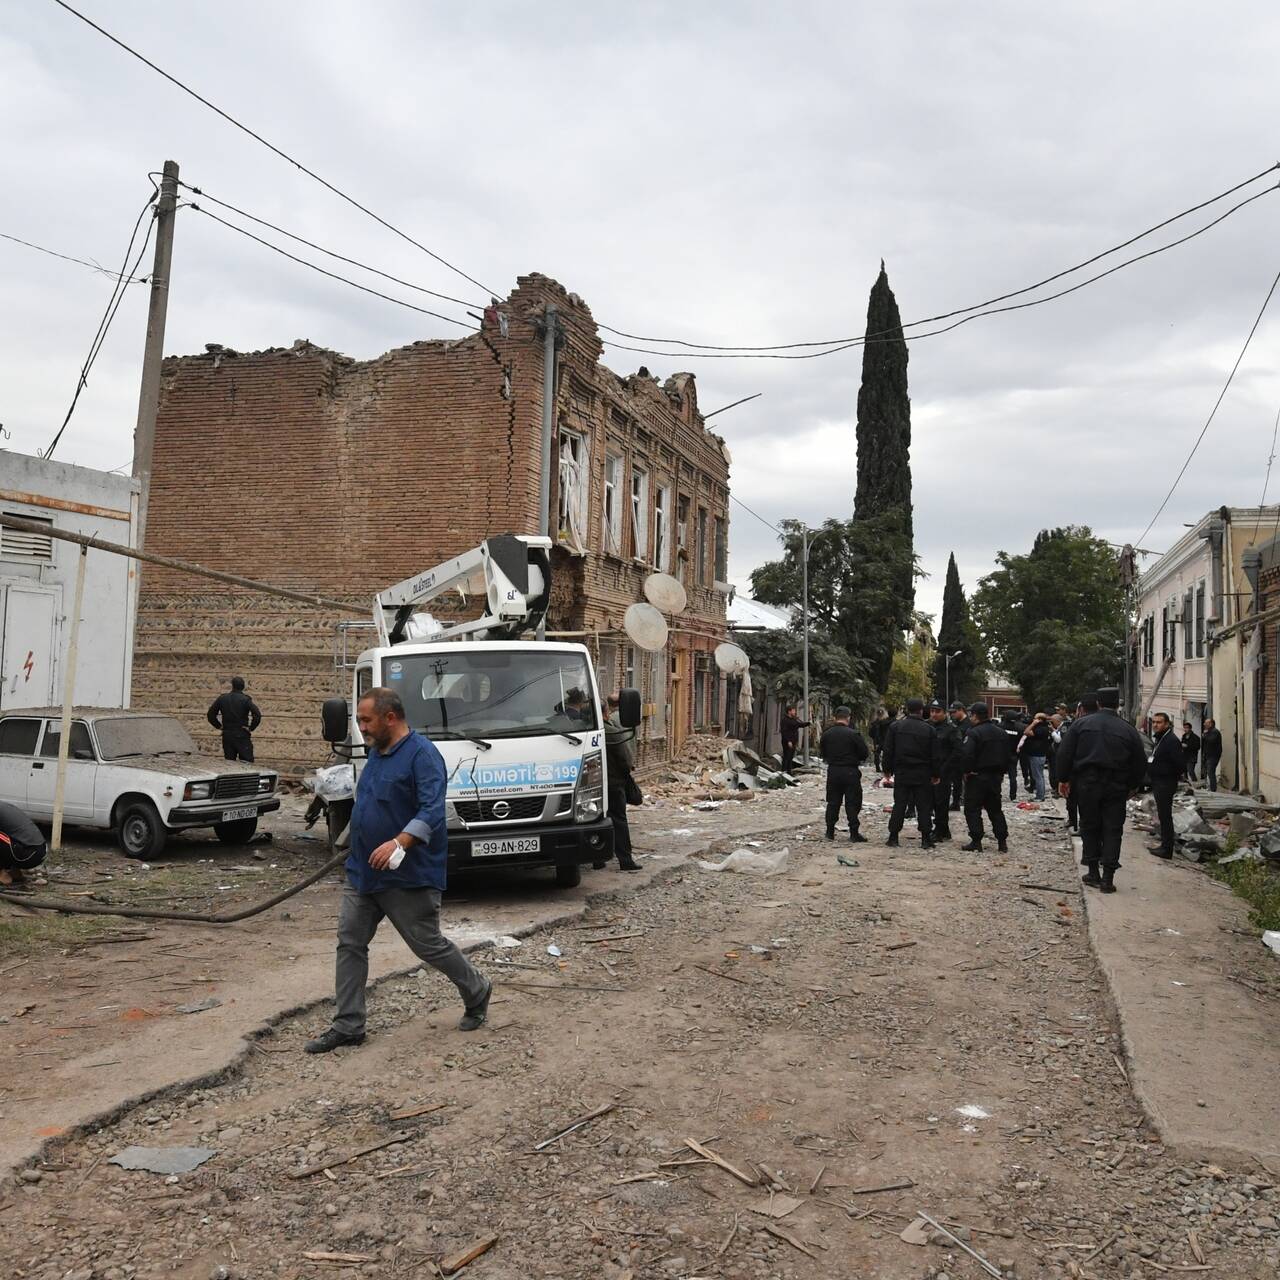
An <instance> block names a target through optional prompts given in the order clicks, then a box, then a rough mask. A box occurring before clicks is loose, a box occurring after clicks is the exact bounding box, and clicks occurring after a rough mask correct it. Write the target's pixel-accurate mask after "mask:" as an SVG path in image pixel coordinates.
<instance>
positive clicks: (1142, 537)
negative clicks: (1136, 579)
mask: <svg viewBox="0 0 1280 1280" xmlns="http://www.w3.org/2000/svg"><path fill="white" fill-rule="evenodd" d="M1277 285H1280V271H1277V272H1276V275H1275V279H1274V280H1272V281H1271V288H1270V289H1268V290H1267V296H1266V297H1265V298H1264V299H1263V300H1262V307H1261V308H1260V309H1259V311H1258V314H1257V316H1256V317H1255V318H1254V321H1253V324H1252V326H1251V327H1250V329H1249V334H1248V336H1247V337H1246V338H1245V340H1244V346H1243V347H1241V348H1240V354H1239V355H1238V356H1236V362H1235V364H1233V365H1232V366H1231V372H1230V373H1229V374H1227V380H1226V382H1225V383H1224V384H1223V387H1222V390H1221V391H1219V392H1218V398H1217V399H1216V400H1215V401H1214V402H1213V408H1212V409H1211V410H1210V411H1209V416H1208V417H1207V418H1206V419H1205V423H1204V426H1203V427H1201V428H1200V434H1199V435H1198V436H1196V440H1195V443H1194V444H1193V445H1192V446H1191V452H1190V453H1188V454H1187V456H1186V459H1185V461H1184V462H1183V464H1182V466H1181V468H1180V469H1179V471H1178V474H1177V475H1176V476H1175V477H1174V479H1173V483H1172V484H1171V485H1170V486H1169V492H1168V493H1166V494H1165V495H1164V499H1163V501H1162V502H1161V503H1160V505H1159V506H1158V507H1157V508H1156V513H1155V515H1153V516H1152V517H1151V519H1150V521H1148V523H1147V527H1146V528H1145V529H1143V531H1142V533H1141V534H1139V536H1138V537H1137V538H1136V539H1135V541H1136V542H1139V543H1141V542H1145V541H1146V537H1147V534H1149V533H1150V532H1151V528H1152V526H1153V525H1154V524H1155V522H1156V521H1157V520H1159V519H1160V515H1161V513H1162V512H1163V511H1164V509H1165V507H1167V506H1168V505H1169V499H1170V498H1172V497H1173V493H1174V490H1175V489H1177V487H1178V485H1179V484H1180V483H1181V481H1182V477H1183V476H1184V475H1186V474H1187V468H1188V467H1189V466H1190V465H1191V460H1192V458H1194V457H1195V456H1196V450H1197V449H1199V448H1200V442H1201V441H1202V440H1203V439H1204V438H1205V435H1206V433H1207V432H1208V430H1209V427H1210V426H1211V425H1212V423H1213V420H1214V418H1215V417H1216V416H1217V413H1218V409H1219V407H1220V406H1221V405H1222V402H1223V400H1225V399H1226V396H1227V392H1228V391H1229V390H1230V388H1231V383H1232V382H1233V381H1234V379H1235V376H1236V370H1237V369H1239V368H1240V365H1241V362H1242V361H1243V360H1244V357H1245V352H1246V351H1248V350H1249V344H1250V343H1251V342H1252V341H1253V335H1254V334H1255V333H1257V332H1258V326H1259V325H1260V324H1261V323H1262V317H1263V316H1264V315H1266V313H1267V307H1268V306H1269V305H1270V304H1271V298H1272V295H1274V293H1275V291H1276V286H1277Z"/></svg>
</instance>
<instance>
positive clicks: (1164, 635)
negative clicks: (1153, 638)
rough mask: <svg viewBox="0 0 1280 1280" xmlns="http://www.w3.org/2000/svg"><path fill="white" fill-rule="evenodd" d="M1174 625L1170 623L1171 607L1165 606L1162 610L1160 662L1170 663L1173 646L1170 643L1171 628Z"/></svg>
mask: <svg viewBox="0 0 1280 1280" xmlns="http://www.w3.org/2000/svg"><path fill="white" fill-rule="evenodd" d="M1171 625H1172V624H1171V623H1170V621H1169V606H1168V605H1165V606H1164V608H1163V609H1161V610H1160V661H1161V662H1168V661H1169V656H1170V652H1171V650H1172V645H1171V644H1170V642H1169V628H1170V626H1171Z"/></svg>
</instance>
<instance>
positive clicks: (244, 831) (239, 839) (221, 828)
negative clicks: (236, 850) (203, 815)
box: [213, 818, 258, 844]
mask: <svg viewBox="0 0 1280 1280" xmlns="http://www.w3.org/2000/svg"><path fill="white" fill-rule="evenodd" d="M257 829H258V820H257V818H241V819H239V821H237V822H215V823H214V824H213V834H214V835H216V836H217V837H218V839H219V840H220V841H221V842H222V843H223V844H248V843H249V841H250V840H251V839H253V833H254V832H255V831H257Z"/></svg>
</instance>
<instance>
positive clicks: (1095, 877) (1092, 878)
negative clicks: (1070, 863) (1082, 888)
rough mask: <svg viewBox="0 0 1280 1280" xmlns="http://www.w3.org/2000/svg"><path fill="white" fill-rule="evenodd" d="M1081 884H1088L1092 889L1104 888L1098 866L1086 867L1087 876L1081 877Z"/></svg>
mask: <svg viewBox="0 0 1280 1280" xmlns="http://www.w3.org/2000/svg"><path fill="white" fill-rule="evenodd" d="M1080 883H1081V884H1087V885H1088V886H1089V888H1090V889H1100V888H1101V887H1102V877H1101V876H1100V875H1099V874H1098V868H1097V867H1096V866H1086V867H1085V874H1084V875H1082V876H1081V877H1080Z"/></svg>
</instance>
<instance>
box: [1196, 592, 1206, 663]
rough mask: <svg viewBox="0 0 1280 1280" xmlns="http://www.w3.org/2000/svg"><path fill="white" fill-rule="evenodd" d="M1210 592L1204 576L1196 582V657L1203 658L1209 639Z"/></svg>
mask: <svg viewBox="0 0 1280 1280" xmlns="http://www.w3.org/2000/svg"><path fill="white" fill-rule="evenodd" d="M1207 622H1208V593H1207V590H1206V585H1205V580H1204V579H1203V578H1201V579H1200V581H1199V582H1198V583H1197V584H1196V657H1197V658H1203V657H1204V655H1205V646H1206V639H1207V635H1206V633H1207Z"/></svg>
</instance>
